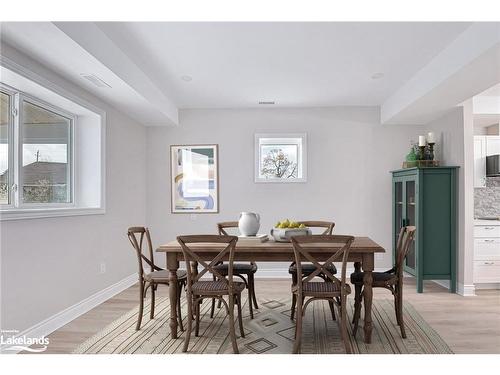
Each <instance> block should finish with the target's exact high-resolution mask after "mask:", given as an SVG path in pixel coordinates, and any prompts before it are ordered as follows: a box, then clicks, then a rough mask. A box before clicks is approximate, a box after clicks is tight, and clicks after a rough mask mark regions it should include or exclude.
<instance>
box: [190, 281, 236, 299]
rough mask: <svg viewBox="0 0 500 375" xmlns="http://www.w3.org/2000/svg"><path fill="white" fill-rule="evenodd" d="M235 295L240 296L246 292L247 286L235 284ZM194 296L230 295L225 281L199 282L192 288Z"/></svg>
mask: <svg viewBox="0 0 500 375" xmlns="http://www.w3.org/2000/svg"><path fill="white" fill-rule="evenodd" d="M233 284H234V293H235V294H238V293H241V292H242V291H243V290H245V284H244V283H240V282H234V283H233ZM192 290H193V294H198V295H207V294H209V295H216V296H220V295H227V294H229V290H228V284H227V282H225V281H223V280H217V281H197V282H195V283H194V284H193V286H192Z"/></svg>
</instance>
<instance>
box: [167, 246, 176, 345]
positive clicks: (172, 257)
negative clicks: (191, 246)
mask: <svg viewBox="0 0 500 375" xmlns="http://www.w3.org/2000/svg"><path fill="white" fill-rule="evenodd" d="M167 269H168V271H169V279H168V281H169V286H168V296H169V299H170V323H169V326H170V337H172V338H173V339H176V338H177V326H178V322H177V293H178V291H177V288H178V287H179V286H178V282H177V270H178V269H179V261H178V260H177V254H176V253H167Z"/></svg>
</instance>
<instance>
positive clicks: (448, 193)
mask: <svg viewBox="0 0 500 375" xmlns="http://www.w3.org/2000/svg"><path fill="white" fill-rule="evenodd" d="M457 172H458V167H430V168H407V169H399V170H397V171H392V172H391V173H392V228H393V229H392V230H393V233H392V239H393V252H392V253H393V256H394V255H395V248H396V241H397V237H398V234H399V230H400V228H401V227H402V226H406V225H414V226H416V227H417V231H416V236H415V239H414V241H413V243H412V244H411V245H410V249H409V251H408V256H407V257H406V259H405V265H404V270H405V272H407V273H409V274H411V275H413V276H415V278H416V280H417V292H418V293H422V292H423V282H424V280H450V292H452V293H455V291H456V285H457V282H456V281H457V278H456V277H457V276H456V275H457V212H458V210H457V174H458V173H457Z"/></svg>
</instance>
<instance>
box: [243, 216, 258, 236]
mask: <svg viewBox="0 0 500 375" xmlns="http://www.w3.org/2000/svg"><path fill="white" fill-rule="evenodd" d="M259 228H260V215H259V214H256V213H255V212H242V213H240V220H239V221H238V229H239V230H240V233H241V234H242V235H243V236H255V235H256V234H257V232H258V231H259Z"/></svg>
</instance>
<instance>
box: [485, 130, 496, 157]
mask: <svg viewBox="0 0 500 375" xmlns="http://www.w3.org/2000/svg"><path fill="white" fill-rule="evenodd" d="M485 138H486V156H490V155H500V136H496V135H486V136H485Z"/></svg>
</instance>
